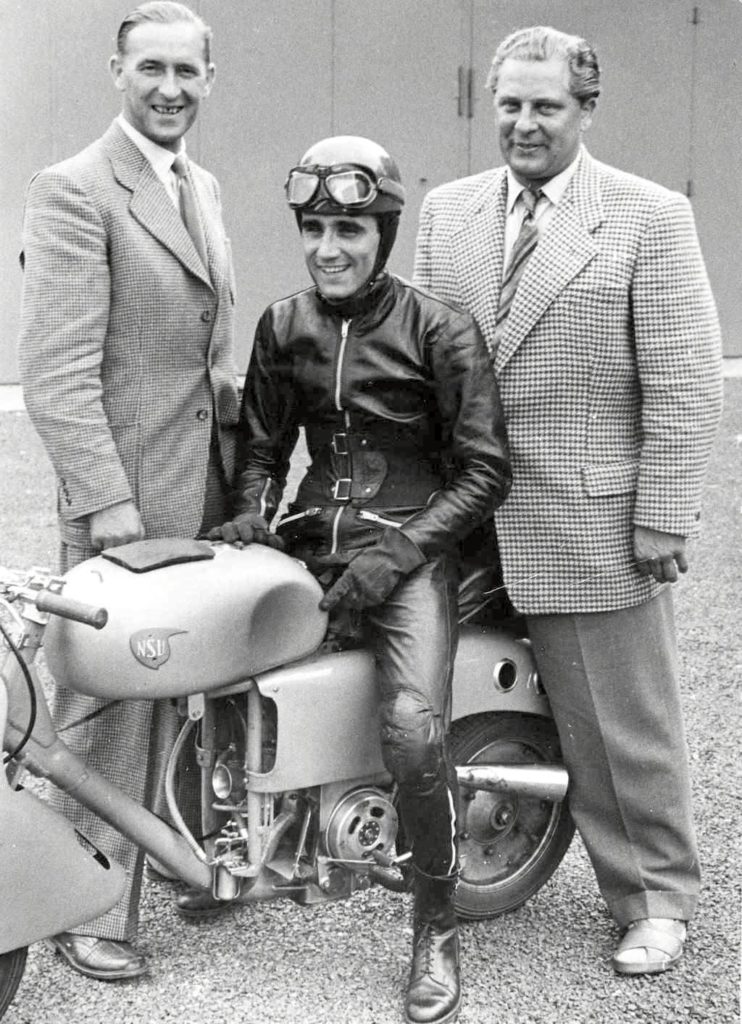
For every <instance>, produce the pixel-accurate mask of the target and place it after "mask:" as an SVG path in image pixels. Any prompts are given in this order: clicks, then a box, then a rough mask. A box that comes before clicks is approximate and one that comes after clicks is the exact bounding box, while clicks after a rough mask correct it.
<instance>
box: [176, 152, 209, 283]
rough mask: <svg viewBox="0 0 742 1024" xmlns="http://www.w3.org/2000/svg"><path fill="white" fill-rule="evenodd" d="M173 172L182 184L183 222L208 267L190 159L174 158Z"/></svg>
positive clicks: (180, 193) (181, 204)
mask: <svg viewBox="0 0 742 1024" xmlns="http://www.w3.org/2000/svg"><path fill="white" fill-rule="evenodd" d="M173 173H174V174H176V175H177V177H178V183H179V186H180V187H179V189H178V195H179V197H180V215H181V217H182V218H183V223H184V224H185V226H186V230H187V231H188V234H189V235H190V236H191V239H192V240H193V244H194V245H195V247H196V252H197V253H198V255H199V256H200V257H201V262H202V263H203V265H204V267H205V268H208V266H209V262H208V257H207V255H206V238H205V236H204V229H203V225H202V224H201V216H200V214H199V211H198V203H197V201H196V193H195V192H194V189H193V182H192V181H191V175H190V173H189V171H188V161H187V160H186V158H185V157H184V156H181V155H178V156H176V158H175V160H173Z"/></svg>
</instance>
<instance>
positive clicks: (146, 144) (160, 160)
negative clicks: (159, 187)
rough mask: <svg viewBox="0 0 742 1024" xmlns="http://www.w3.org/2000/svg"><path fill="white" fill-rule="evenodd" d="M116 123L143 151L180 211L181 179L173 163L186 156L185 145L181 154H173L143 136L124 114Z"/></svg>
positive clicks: (182, 146)
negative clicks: (177, 158)
mask: <svg viewBox="0 0 742 1024" xmlns="http://www.w3.org/2000/svg"><path fill="white" fill-rule="evenodd" d="M116 121H117V123H118V125H119V127H120V128H121V130H122V131H123V132H125V134H126V135H128V136H129V138H130V139H131V141H132V142H133V143H134V145H135V146H136V147H137V149H139V150H141V152H142V154H143V156H144V157H145V159H146V160H148V161H149V163H150V164H151V165H152V170H153V171H154V172H155V174H156V175H157V177H158V178H159V179H160V181H161V182H162V184H163V185H164V186H165V191H166V192H167V194H168V195H169V196H170V199H171V200H172V202H173V205H174V206H175V208H176V210H179V209H180V195H179V189H180V179H179V178H178V176H177V175H176V174H175V173H174V172H173V161H174V160H175V158H176V156H185V144H184V143H182V142H181V148H180V150H179V152H178V153H173V151H172V150H170V149H164V148H163V147H162V146H158V145H157V143H156V142H152V140H151V139H148V138H147V136H146V135H142V133H141V132H139V131H137V129H136V128H135V127H134V125H133V124H130V122H129V121H127V120H126V118H125V117H124V115H123V114H119V115H118V117H117V118H116Z"/></svg>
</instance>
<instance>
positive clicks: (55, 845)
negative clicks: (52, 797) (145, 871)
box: [0, 770, 125, 953]
mask: <svg viewBox="0 0 742 1024" xmlns="http://www.w3.org/2000/svg"><path fill="white" fill-rule="evenodd" d="M124 881H125V873H124V869H123V868H122V867H121V866H120V865H119V864H116V863H113V862H109V861H107V860H106V858H105V857H104V856H103V855H102V854H100V853H98V852H95V853H93V854H91V853H88V852H87V851H86V850H85V849H83V847H82V846H81V845H80V842H79V841H78V839H77V833H76V832H75V829H74V828H73V827H72V825H71V824H70V823H69V822H68V821H67V820H66V818H63V817H60V815H58V814H57V813H56V812H55V811H53V810H52V809H51V808H50V807H49V806H48V804H45V803H44V802H43V801H42V800H40V799H39V798H38V797H36V796H34V795H33V793H30V792H28V791H27V790H12V789H11V788H10V786H9V785H8V783H7V780H6V778H5V773H4V772H3V771H1V770H0V906H1V907H2V914H0V953H6V952H8V951H9V950H11V949H18V948H19V947H20V946H28V945H29V944H30V943H32V942H36V941H38V940H39V939H43V938H46V937H47V936H49V935H56V933H57V932H61V931H66V930H67V929H69V928H73V927H75V926H76V925H79V924H82V923H83V922H84V921H90V920H92V919H93V918H95V917H99V916H100V915H101V914H103V913H105V911H106V910H110V908H111V907H112V906H114V904H116V903H117V902H118V901H119V899H120V898H121V895H122V893H123V891H124Z"/></svg>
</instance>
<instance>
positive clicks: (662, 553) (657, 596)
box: [415, 27, 721, 974]
mask: <svg viewBox="0 0 742 1024" xmlns="http://www.w3.org/2000/svg"><path fill="white" fill-rule="evenodd" d="M488 86H489V87H491V89H492V91H493V93H494V105H495V120H496V127H497V131H498V134H499V141H500V146H501V149H502V153H503V156H504V158H505V161H506V164H507V166H506V167H500V168H496V169H494V170H489V171H485V172H484V173H482V174H477V175H474V176H472V177H469V178H464V179H462V180H460V181H455V182H451V183H450V184H447V185H443V186H441V187H439V188H437V189H434V190H433V191H432V192H431V193H430V194H429V195H428V196H427V197H426V200H425V202H424V205H423V209H422V213H421V221H420V233H419V239H418V250H417V258H416V267H415V277H416V280H417V281H418V282H419V283H420V284H422V285H423V286H425V287H428V288H430V289H431V290H433V291H434V292H436V293H438V294H439V295H441V296H442V297H443V298H445V299H448V300H449V301H454V302H459V303H461V304H462V305H464V306H466V307H467V308H468V309H469V311H470V312H471V313H472V314H473V316H474V318H475V320H476V321H477V323H478V325H479V327H480V329H481V331H482V333H483V334H484V336H485V340H486V341H487V344H488V346H489V349H490V354H491V357H492V362H493V367H494V371H495V374H496V376H497V380H498V383H499V388H500V393H501V396H502V400H503V404H504V408H505V419H506V423H507V429H508V437H509V441H510V447H511V454H512V459H513V489H512V492H511V495H510V497H509V499H508V500H507V501H506V502H505V503H504V505H503V506H502V507H501V509H500V510H498V512H497V513H496V524H497V532H498V537H499V543H500V550H501V558H502V564H503V571H504V577H505V583H506V585H507V587H508V591H509V594H510V597H511V599H512V601H513V603H514V604H515V606H516V607H517V608H519V609H520V610H521V611H523V612H525V613H526V615H527V618H528V626H529V632H530V635H531V639H532V642H533V646H534V653H535V656H536V660H537V663H538V668H539V671H540V674H541V677H542V680H543V683H544V685H545V688H546V690H547V692H548V695H549V698H550V700H551V704H552V707H553V710H554V715H555V719H556V722H557V726H558V728H559V734H560V738H561V743H562V749H563V754H564V759H565V762H566V764H567V766H568V768H569V773H570V780H571V781H570V806H571V810H572V814H573V816H574V819H575V822H576V824H577V826H578V828H579V830H580V832H581V835H582V838H583V839H584V841H585V845H586V847H587V850H588V853H589V855H590V857H591V860H592V863H593V866H594V869H595V872H596V876H597V879H598V882H599V885H600V888H601V891H602V893H603V895H604V897H605V899H606V902H607V903H608V906H609V908H610V910H611V913H612V914H613V917H614V918H615V920H616V922H617V923H618V925H619V926H620V928H621V929H622V931H623V936H622V938H621V941H620V943H619V947H618V949H617V950H616V952H615V953H614V955H613V958H612V963H613V967H614V969H615V970H616V971H617V972H619V973H623V974H644V973H656V972H659V971H664V970H666V969H667V968H668V967H671V966H672V965H673V964H675V963H677V961H678V960H679V959H680V956H681V955H682V951H683V943H684V939H685V934H686V922H687V921H688V920H689V919H690V918H691V916H692V915H693V912H694V910H695V907H696V902H697V896H698V888H699V866H698V854H697V850H696V845H695V837H694V830H693V822H692V814H691V804H690V786H689V778H688V771H687V752H686V747H685V739H684V733H683V723H682V717H681V710H680V702H679V694H678V682H677V664H676V645H675V634H674V626H673V614H672V597H671V593H670V586H669V584H670V583H672V582H674V581H676V580H677V578H678V573H679V572H685V570H686V568H687V556H686V538H687V537H688V536H689V535H691V534H692V533H693V532H694V530H695V527H696V521H697V519H698V516H699V506H700V501H701V495H702V488H703V479H704V474H705V471H706V466H707V461H708V456H709V451H710V448H711V444H712V440H713V437H714V433H715V430H716V427H717V423H718V418H719V411H720V401H721V374H720V366H721V360H720V355H721V348H720V339H719V331H718V324H717V319H716V312H715V308H714V302H713V299H712V296H711V293H710V289H709V285H708V280H707V277H706V272H705V269H704V264H703V260H702V257H701V253H700V250H699V246H698V241H697V238H696V233H695V228H694V224H693V216H692V213H691V209H690V205H689V203H688V201H687V200H686V199H685V198H684V197H683V196H681V195H678V194H677V193H674V192H670V191H668V190H667V189H665V188H662V187H661V186H659V185H656V184H654V183H653V182H649V181H645V180H642V179H640V178H637V177H634V176H633V175H629V174H625V173H623V172H621V171H618V170H616V169H615V168H612V167H608V166H606V165H605V164H601V163H599V162H597V161H596V160H593V159H592V158H591V157H590V155H589V154H588V153H587V151H586V150H585V148H584V146H583V145H582V136H583V133H584V132H585V130H586V129H587V128H588V127H589V125H590V121H591V118H592V115H593V112H594V109H595V105H596V101H597V97H598V94H599V91H600V82H599V69H598V63H597V59H596V57H595V53H594V52H593V50H592V48H591V47H590V46H589V45H588V44H587V43H586V42H585V41H584V40H582V39H579V38H577V37H575V36H568V35H565V34H564V33H561V32H557V31H556V30H554V29H551V28H542V27H536V28H530V29H523V30H521V31H519V32H516V33H514V34H513V35H511V36H509V37H508V38H507V39H506V40H505V41H504V42H503V43H502V44H501V45H500V47H499V48H498V50H497V52H496V54H495V57H494V61H493V64H492V68H491V71H490V76H489V79H488Z"/></svg>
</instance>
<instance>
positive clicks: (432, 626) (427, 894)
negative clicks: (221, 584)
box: [209, 136, 510, 1022]
mask: <svg viewBox="0 0 742 1024" xmlns="http://www.w3.org/2000/svg"><path fill="white" fill-rule="evenodd" d="M286 192H287V198H288V201H289V205H290V206H291V208H292V209H293V210H294V213H295V216H296V219H297V222H298V225H299V229H300V231H301V235H302V241H303V244H304V250H305V258H306V261H307V266H308V269H309V272H310V274H311V276H312V278H313V280H314V287H311V288H308V289H306V290H305V291H302V292H299V293H297V294H295V295H291V296H289V297H288V298H285V299H282V300H281V301H279V302H276V303H274V304H273V305H271V306H270V307H269V308H268V309H267V310H266V311H265V313H264V314H263V316H262V318H261V319H260V322H259V324H258V327H257V332H256V336H255V344H254V347H253V351H252V355H251V359H250V365H249V369H248V373H247V379H246V383H245V390H244V395H243V399H242V411H241V422H240V426H239V435H240V441H239V442H238V444H239V448H238V460H237V473H238V477H237V479H238V486H237V488H236V509H237V510H238V513H239V514H238V515H236V517H235V519H234V521H233V522H230V523H225V524H224V525H223V526H222V527H219V528H217V529H216V530H214V531H212V532H211V533H210V534H209V536H210V537H211V538H212V539H214V538H221V539H223V540H226V541H230V542H236V543H246V542H250V541H254V542H259V543H260V542H262V543H270V544H273V545H276V546H277V545H279V544H281V543H282V546H284V547H285V549H286V550H287V551H288V552H290V553H291V554H293V555H295V556H296V557H298V558H301V559H302V560H304V561H305V562H306V563H307V565H308V567H309V568H310V570H311V571H312V572H313V573H314V574H315V575H316V576H317V577H318V579H319V580H320V582H321V583H322V584H323V585H324V587H325V588H326V592H325V596H324V599H323V601H322V607H323V608H325V609H327V610H329V611H330V613H331V627H332V628H331V634H332V635H333V636H335V637H337V636H338V635H342V634H344V633H345V632H349V631H350V629H351V626H350V625H349V620H351V619H354V618H355V619H357V620H359V621H360V624H361V628H362V630H363V637H364V640H365V642H367V643H368V644H370V646H371V648H372V649H373V652H374V655H375V659H376V665H377V673H378V679H379V690H380V696H381V716H380V717H381V745H382V752H383V757H384V763H385V765H386V767H387V769H388V770H389V772H390V773H391V775H392V776H393V778H394V779H395V781H396V782H397V784H398V791H399V807H400V812H401V819H402V827H403V829H404V835H405V837H406V840H407V843H408V844H409V847H410V848H411V850H412V864H413V866H414V894H415V897H414V898H415V910H414V932H415V938H414V952H413V964H412V971H411V975H410V983H409V986H408V990H407V999H406V1007H405V1009H406V1015H407V1019H408V1021H412V1022H423V1021H425V1022H441V1021H451V1020H453V1019H455V1017H456V1016H457V1014H458V1009H459V1006H460V1001H461V994H460V981H459V970H458V936H457V932H456V917H455V913H454V909H453V897H454V889H455V882H456V877H457V843H456V817H455V808H456V799H457V787H456V777H455V772H454V770H453V768H452V765H451V763H450V761H449V758H448V754H447V747H446V737H447V731H448V725H449V720H450V695H451V676H452V669H453V660H454V655H455V651H456V643H457V601H456V591H457V585H458V576H457V543H458V542H459V541H460V540H462V539H463V538H464V537H465V536H466V535H467V534H468V533H469V532H470V531H471V530H472V529H473V528H475V527H477V526H478V525H479V524H480V523H482V522H483V521H485V520H486V519H488V518H491V516H492V512H493V510H494V509H495V507H496V506H497V505H499V504H500V503H501V502H502V501H503V500H504V498H505V496H506V494H507V492H508V489H509V485H510V465H509V458H508V450H507V443H506V438H505V428H504V423H503V416H502V412H501V407H500V402H499V397H498V393H497V388H496V384H495V381H494V377H493V374H492V370H491V368H490V365H489V360H488V358H487V354H486V350H485V346H484V343H483V341H482V338H481V336H480V334H479V332H478V330H477V328H476V327H475V324H474V322H473V320H472V319H471V317H470V316H469V314H468V313H466V312H464V311H463V310H461V309H459V308H457V307H454V306H452V305H450V304H448V303H444V302H441V301H439V300H438V299H436V298H435V297H433V296H432V295H430V294H429V293H426V292H423V291H421V290H420V289H418V288H416V287H414V286H413V285H411V284H409V283H408V282H407V281H404V280H402V279H400V278H399V277H396V276H394V275H392V274H390V273H389V272H388V271H387V270H386V269H385V264H386V261H387V259H388V256H389V253H390V251H391V248H392V245H393V243H394V239H395V236H396V231H397V224H398V219H399V215H400V211H401V207H402V205H403V203H404V189H403V187H402V185H401V181H400V176H399V172H398V170H397V167H396V164H395V163H394V161H393V160H392V159H391V157H390V156H389V154H388V153H387V152H386V151H385V150H383V149H382V148H381V147H380V146H378V145H377V144H376V143H374V142H371V141H370V140H368V139H363V138H359V137H354V136H339V137H335V138H330V139H325V140H323V141H321V142H318V143H317V144H316V145H314V146H312V147H311V148H310V149H309V150H308V151H307V153H306V154H305V156H304V157H303V158H302V160H301V161H300V163H299V165H298V166H297V167H295V168H293V169H292V171H291V172H290V174H289V177H288V180H287V182H286ZM300 428H303V429H304V431H305V435H306V444H307V449H308V453H309V457H310V460H311V462H310V464H309V466H308V468H307V470H306V474H305V476H304V478H303V479H302V481H301V483H300V485H299V489H298V492H297V494H296V496H295V498H294V500H293V502H292V503H291V504H290V505H289V506H288V511H287V512H286V514H285V515H284V516H283V517H282V518H281V519H280V521H279V522H278V524H277V526H276V533H271V532H269V526H268V524H269V523H270V522H271V520H272V519H273V517H274V515H275V514H276V512H277V510H278V507H279V504H280V502H281V498H282V495H283V491H284V487H285V484H286V477H287V473H288V470H289V461H290V458H291V454H292V452H293V450H294V447H295V445H296V443H297V440H298V437H299V431H300ZM277 538H280V540H279V539H277Z"/></svg>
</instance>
